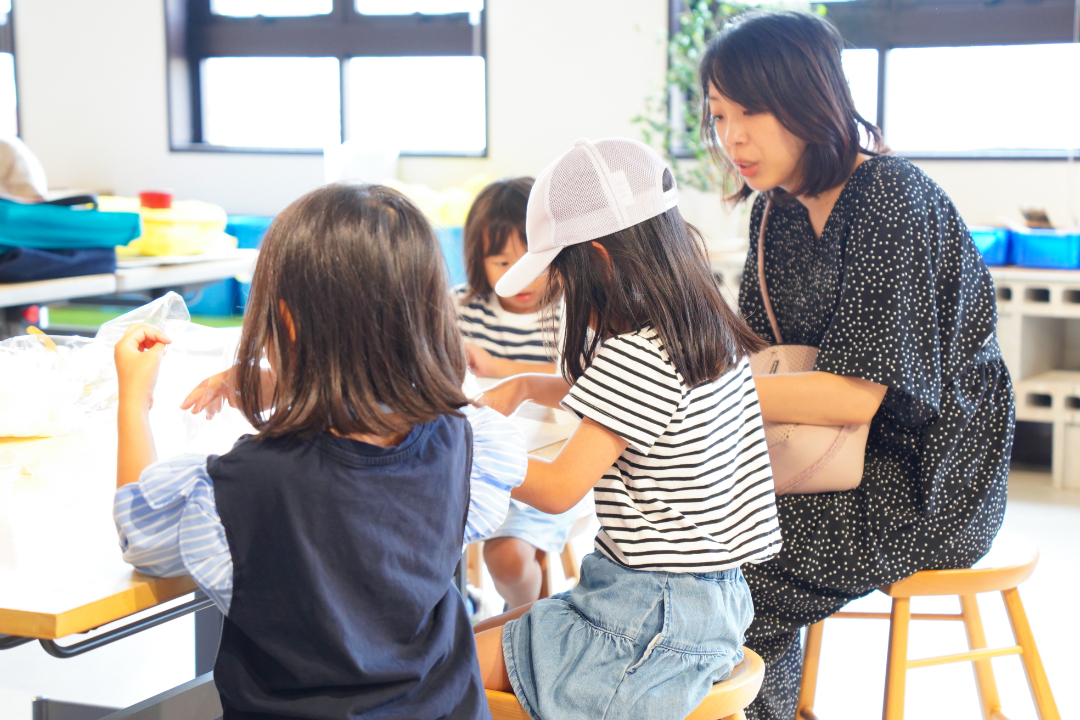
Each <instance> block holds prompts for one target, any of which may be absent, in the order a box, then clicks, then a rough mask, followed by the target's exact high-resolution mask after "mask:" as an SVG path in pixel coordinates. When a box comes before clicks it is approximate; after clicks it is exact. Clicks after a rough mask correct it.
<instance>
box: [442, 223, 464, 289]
mask: <svg viewBox="0 0 1080 720" xmlns="http://www.w3.org/2000/svg"><path fill="white" fill-rule="evenodd" d="M463 232H464V228H460V227H451V228H440V227H437V228H435V234H436V235H437V236H438V237H439V244H440V245H442V251H443V257H444V258H446V269H447V270H449V271H450V287H455V286H457V285H461V284H462V283H464V282H465V250H464V247H465V246H464V244H463V243H464V235H463Z"/></svg>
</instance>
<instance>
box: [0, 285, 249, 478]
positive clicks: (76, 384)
mask: <svg viewBox="0 0 1080 720" xmlns="http://www.w3.org/2000/svg"><path fill="white" fill-rule="evenodd" d="M190 317H191V316H190V315H189V314H188V311H187V306H185V305H184V300H183V298H181V297H180V296H179V295H177V294H176V293H173V292H170V293H167V294H166V295H164V296H162V297H160V298H158V299H157V300H154V301H153V302H151V303H148V304H146V305H143V306H142V307H139V308H135V309H134V310H132V311H131V312H128V313H125V314H124V315H121V316H120V317H118V318H115V319H114V320H110V321H109V322H107V323H105V324H104V325H102V326H101V328H100V329H99V330H98V332H97V335H96V336H95V337H94V338H93V339H90V338H84V337H61V336H50V337H49V339H50V340H52V342H53V343H54V344H55V347H56V350H52V349H50V348H49V347H48V346H47V345H46V343H45V342H44V341H43V339H42V338H41V337H36V336H31V335H21V336H18V337H14V338H9V339H7V340H4V341H3V342H0V378H3V382H2V383H0V437H35V436H53V435H62V434H65V433H68V432H73V431H75V430H78V429H80V428H81V427H82V426H83V424H84V423H86V422H113V419H112V418H110V417H107V416H106V414H105V413H104V412H103V411H108V410H115V408H116V403H117V396H118V387H117V382H116V368H115V366H114V364H113V347H114V346H115V345H116V343H117V341H119V340H120V338H122V337H123V336H124V333H125V332H126V331H127V329H128V327H130V326H131V325H132V324H136V323H144V324H146V325H151V326H153V327H156V328H158V329H160V330H162V331H164V332H165V334H166V335H168V336H169V339H170V340H172V344H171V345H169V347H168V348H167V349H166V351H165V356H164V358H163V359H162V363H161V369H160V371H159V372H158V382H157V386H156V387H155V389H154V405H153V407H152V408H151V410H150V423H151V428H152V429H153V431H154V436H155V440H156V442H157V445H158V454H159V456H160V457H168V456H170V455H173V454H176V453H179V452H206V453H210V452H224V451H225V450H228V448H229V447H230V446H231V444H232V442H233V441H235V439H236V438H237V437H239V435H241V434H243V433H244V432H251V428H250V426H249V425H248V424H247V423H246V422H245V421H244V420H243V417H242V416H240V414H239V413H238V412H237V411H235V410H232V409H231V408H229V409H227V410H226V411H225V412H223V413H222V414H221V415H220V416H219V419H217V420H215V421H214V423H213V425H211V424H210V423H209V421H207V420H206V419H205V418H204V417H202V416H195V415H192V414H191V413H189V412H185V411H183V410H180V402H181V401H182V400H183V399H184V398H185V397H186V396H187V394H188V393H189V392H191V390H192V389H193V388H194V387H195V386H196V385H198V383H199V382H201V381H202V380H203V379H205V378H207V377H209V376H210V375H213V374H215V373H218V372H221V371H222V370H225V369H226V368H228V367H230V366H231V365H232V363H233V361H234V358H235V355H236V345H237V343H238V342H239V338H240V328H209V327H205V326H203V325H197V324H195V323H192V322H191V321H190Z"/></svg>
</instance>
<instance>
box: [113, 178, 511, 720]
mask: <svg viewBox="0 0 1080 720" xmlns="http://www.w3.org/2000/svg"><path fill="white" fill-rule="evenodd" d="M168 343H169V339H168V338H167V337H165V336H164V335H163V333H162V332H161V331H159V330H156V329H154V328H151V327H148V326H145V325H141V326H135V327H132V328H131V329H129V331H128V333H127V334H126V335H125V337H124V339H123V340H121V341H120V342H119V343H118V344H117V346H116V352H115V356H116V365H117V373H118V376H119V379H120V406H119V411H118V424H119V453H118V466H117V486H118V489H117V493H116V500H115V507H114V515H115V520H116V525H117V529H118V531H119V534H120V544H121V547H122V549H123V551H124V558H125V559H126V560H127V561H128V562H130V563H131V564H132V565H134V566H135V567H136V568H138V569H139V570H141V571H142V572H145V573H148V574H151V575H157V576H175V575H184V574H190V575H191V576H192V577H193V578H194V580H195V582H196V583H197V584H198V585H199V587H200V588H201V589H202V590H203V591H204V592H206V594H207V595H209V596H210V597H211V598H212V599H213V600H214V601H215V602H216V603H217V604H218V606H219V607H220V608H221V610H222V611H223V612H224V614H225V620H224V625H223V629H222V636H221V645H220V648H219V650H218V658H217V662H216V665H215V667H214V681H215V683H216V685H217V688H218V691H219V693H220V695H221V703H222V707H223V709H224V717H225V718H226V719H229V718H285V717H288V718H319V719H324V718H325V719H327V720H336V719H338V718H340V719H341V720H354V719H359V718H375V717H377V718H380V720H382V719H388V718H399V719H401V720H406V719H408V718H460V719H461V720H474V719H477V718H490V713H489V711H488V708H487V703H486V701H485V698H484V692H483V686H482V683H481V679H480V675H479V668H478V665H477V659H476V649H475V644H474V641H473V635H472V631H471V627H470V625H469V619H468V617H467V615H466V611H465V607H464V604H463V602H462V598H461V596H460V595H459V593H458V592H457V590H456V588H455V587H454V585H453V582H452V579H453V573H454V569H455V567H456V565H457V562H458V560H459V558H460V556H461V551H462V546H463V543H464V542H469V541H472V540H476V539H480V538H481V537H483V536H484V535H486V534H489V533H490V532H491V531H493V530H494V529H495V528H496V527H497V526H498V525H499V523H500V522H501V521H502V518H503V517H504V516H505V514H506V510H507V506H508V503H509V493H510V490H511V489H512V488H513V487H515V486H516V485H518V484H519V483H520V482H521V479H522V477H523V476H524V472H525V443H524V438H523V437H522V436H521V434H520V432H519V431H517V430H516V429H515V428H514V426H513V425H511V424H510V423H509V422H508V421H507V420H505V418H503V417H502V416H500V415H498V414H497V413H495V412H493V411H491V410H489V409H487V408H475V407H472V406H470V405H468V404H467V401H466V399H465V397H464V396H463V395H462V391H461V384H462V381H463V379H464V373H465V368H466V356H465V350H464V347H463V344H462V341H461V337H460V335H459V334H458V331H457V328H456V325H455V314H454V307H453V304H452V303H451V300H450V295H449V288H448V287H447V281H446V272H445V268H444V265H443V259H442V256H441V251H440V248H439V243H438V241H437V239H436V237H435V235H434V232H433V231H432V229H431V227H430V225H429V224H428V223H427V221H426V220H425V219H424V217H423V215H422V214H421V213H420V212H419V210H417V208H416V207H415V206H414V205H413V204H412V203H410V202H409V201H408V200H407V199H406V198H405V197H404V196H402V195H400V194H399V193H397V192H395V191H393V190H390V189H388V188H384V187H380V186H350V185H331V186H328V187H325V188H322V189H320V190H316V191H314V192H312V193H310V194H308V195H306V196H304V197H303V198H301V199H300V200H298V201H296V202H295V203H293V204H292V205H290V206H289V207H288V208H287V209H286V210H285V211H284V212H283V213H282V214H281V215H279V216H278V218H277V219H276V220H275V221H274V223H273V225H272V226H271V228H270V230H269V232H268V233H267V236H266V239H265V241H264V243H263V247H262V252H261V254H260V257H259V261H258V265H257V266H256V269H255V275H254V278H253V281H252V289H251V300H250V302H249V304H248V310H247V315H246V317H245V319H244V327H243V333H242V336H241V340H240V346H239V349H238V351H237V362H236V365H235V366H234V367H233V368H232V370H230V371H228V372H226V373H222V374H221V375H218V376H214V377H212V378H209V379H207V380H206V381H204V382H203V383H202V384H201V385H200V386H199V387H198V388H196V389H195V390H194V391H193V392H192V393H191V395H190V396H189V397H188V399H187V400H186V401H185V403H184V406H183V407H185V408H190V409H191V410H192V411H193V412H201V411H204V410H205V411H207V412H208V413H210V414H212V413H214V412H216V411H217V410H218V409H220V407H221V404H222V402H223V401H227V402H229V403H230V404H232V405H234V406H236V407H238V408H239V409H240V411H241V412H242V413H243V414H244V416H245V417H246V418H247V419H248V421H249V422H250V423H251V424H252V426H253V427H254V428H255V429H256V430H258V431H259V434H258V435H256V436H245V437H243V438H241V439H240V440H239V441H238V442H237V443H236V445H235V446H234V447H233V449H232V450H231V451H230V452H228V453H226V454H225V455H222V456H220V457H216V456H211V457H205V456H200V455H183V456H179V457H176V458H171V459H167V460H162V461H156V458H155V451H154V443H153V438H152V436H151V433H150V428H149V424H148V421H147V412H148V410H149V406H150V402H151V397H152V394H153V387H154V382H155V379H156V374H157V368H158V365H159V363H160V359H161V356H162V353H163V352H165V348H166V346H167V344H168Z"/></svg>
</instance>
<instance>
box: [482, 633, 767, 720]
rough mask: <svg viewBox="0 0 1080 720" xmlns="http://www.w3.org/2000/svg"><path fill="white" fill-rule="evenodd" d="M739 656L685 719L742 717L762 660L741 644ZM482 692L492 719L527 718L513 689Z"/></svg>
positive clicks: (755, 688)
mask: <svg viewBox="0 0 1080 720" xmlns="http://www.w3.org/2000/svg"><path fill="white" fill-rule="evenodd" d="M743 656H744V657H743V661H742V662H741V663H739V664H738V665H736V666H735V669H734V670H732V671H731V674H730V675H728V676H727V679H726V680H722V681H720V682H718V683H716V684H715V685H713V686H712V690H710V691H709V694H708V695H706V696H705V699H704V700H702V701H701V704H700V705H698V706H697V707H696V708H694V711H693V712H692V713H690V714H689V715H687V716H686V720H744V718H745V717H746V716H745V715H743V712H742V711H743V709H744V708H745V707H746V706H747V705H749V704H750V703H752V702H753V701H754V698H756V697H757V694H758V690H760V689H761V681H762V680H763V679H764V678H765V663H763V662H762V661H761V658H760V657H758V655H757V653H755V652H754V651H753V650H751V649H749V648H743ZM485 692H486V693H487V700H488V707H490V708H491V717H492V719H493V720H531V718H530V717H529V713H527V712H525V709H524V708H522V707H521V703H519V702H518V699H517V696H515V695H514V693H504V692H498V691H497V690H486V691H485Z"/></svg>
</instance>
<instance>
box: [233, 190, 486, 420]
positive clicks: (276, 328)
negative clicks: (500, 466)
mask: <svg viewBox="0 0 1080 720" xmlns="http://www.w3.org/2000/svg"><path fill="white" fill-rule="evenodd" d="M282 302H283V303H284V306H285V308H286V312H287V313H288V315H289V317H291V320H292V325H293V327H294V329H295V336H296V337H295V340H292V339H290V331H289V326H288V321H287V320H286V318H285V315H284V314H283V312H282V307H281V306H282ZM454 317H455V316H454V308H453V304H452V301H451V298H450V292H449V287H448V281H447V274H446V265H445V261H444V260H443V256H442V251H441V250H440V247H439V242H438V240H437V239H436V237H435V232H434V231H433V230H432V228H431V225H430V224H429V223H428V221H427V220H426V219H425V217H424V215H423V214H422V213H421V212H420V210H419V209H417V207H416V206H415V205H413V204H412V203H411V202H410V201H409V200H408V199H406V198H405V196H403V195H401V194H400V193H398V192H396V191H394V190H391V189H390V188H386V187H382V186H379V185H346V184H335V185H328V186H326V187H323V188H320V189H318V190H315V191H313V192H310V193H308V194H307V195H305V196H303V197H302V198H300V199H299V200H297V201H295V202H294V203H292V204H291V205H289V207H287V208H286V209H285V210H284V211H283V212H282V213H281V214H280V215H278V217H277V218H276V219H275V220H274V222H273V224H272V225H271V226H270V229H269V231H268V232H267V234H266V238H265V240H264V241H263V245H262V251H261V252H260V254H259V261H258V264H257V265H256V267H255V276H254V278H253V279H252V283H251V295H250V300H249V302H248V307H247V313H246V317H245V318H244V329H243V332H242V335H241V338H240V345H239V347H238V349H237V365H238V368H237V378H236V381H237V382H236V384H237V390H238V395H239V406H240V410H241V412H242V413H243V414H244V417H246V418H247V420H248V422H250V423H251V424H252V426H254V427H255V429H257V430H258V431H259V432H260V433H262V434H263V435H264V436H267V437H274V436H282V435H295V436H300V437H304V436H310V435H313V434H315V433H320V432H326V431H334V432H336V433H338V434H341V435H349V434H353V433H364V434H374V435H379V436H384V437H385V436H388V435H394V434H397V433H401V432H407V431H408V430H409V428H411V427H412V426H413V425H415V424H418V423H424V422H428V421H430V420H433V419H435V418H436V417H437V416H439V415H442V414H454V413H456V412H457V410H458V408H460V407H462V406H463V405H465V404H466V403H467V402H468V401H467V399H466V398H465V396H464V395H463V394H462V392H461V383H462V381H463V379H464V375H465V348H464V345H463V344H462V341H461V334H460V333H459V332H458V330H457V326H456V324H455V319H454ZM267 356H268V357H269V358H270V360H271V362H272V364H273V367H274V371H275V374H276V382H275V385H274V389H273V396H272V397H271V398H264V397H262V389H261V386H260V375H261V373H260V369H261V367H260V366H261V364H262V360H263V358H264V357H267ZM263 408H271V409H270V410H269V411H268V413H264V411H263Z"/></svg>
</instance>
